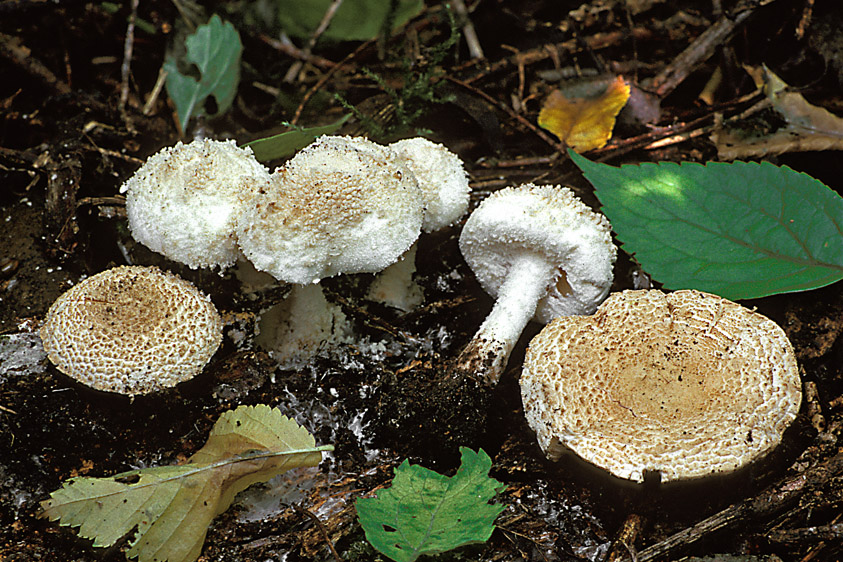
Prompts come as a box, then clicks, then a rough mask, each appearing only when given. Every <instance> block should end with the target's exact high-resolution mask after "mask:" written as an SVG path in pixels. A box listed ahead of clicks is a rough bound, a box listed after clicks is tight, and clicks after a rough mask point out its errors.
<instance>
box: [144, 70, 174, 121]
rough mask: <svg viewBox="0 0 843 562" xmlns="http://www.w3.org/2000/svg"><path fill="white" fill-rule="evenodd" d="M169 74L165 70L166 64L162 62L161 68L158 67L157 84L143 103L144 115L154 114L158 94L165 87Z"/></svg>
mask: <svg viewBox="0 0 843 562" xmlns="http://www.w3.org/2000/svg"><path fill="white" fill-rule="evenodd" d="M167 74H169V73H168V72H167V71H166V70H164V65H163V64H162V65H161V68H159V69H158V78H157V79H156V80H155V86H154V87H153V88H152V92H151V93H150V94H149V97H148V98H146V103H145V104H143V114H144V115H151V114H152V108H153V107H155V102H157V101H158V96H160V95H161V90H163V89H164V85H165V84H166V83H167Z"/></svg>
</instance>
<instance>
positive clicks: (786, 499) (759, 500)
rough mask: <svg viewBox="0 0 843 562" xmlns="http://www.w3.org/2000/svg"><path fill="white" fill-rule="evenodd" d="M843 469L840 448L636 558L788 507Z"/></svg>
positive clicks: (659, 554)
mask: <svg viewBox="0 0 843 562" xmlns="http://www.w3.org/2000/svg"><path fill="white" fill-rule="evenodd" d="M840 473H843V452H838V453H837V454H836V455H834V456H833V457H831V458H830V459H828V460H826V461H823V462H821V463H819V464H816V465H814V466H812V467H811V468H808V469H807V470H805V471H803V472H801V473H800V474H797V475H795V476H788V477H786V478H784V479H782V480H780V481H779V482H777V483H776V484H774V485H772V486H770V487H769V488H767V489H766V490H764V491H763V492H761V493H760V494H758V496H757V497H754V498H748V499H746V500H744V501H742V502H740V503H736V504H733V505H730V506H729V507H727V508H726V509H724V510H722V511H720V512H719V513H715V514H714V515H712V516H711V517H708V518H706V519H703V520H702V521H700V522H699V523H696V524H694V525H692V526H691V527H688V528H687V529H684V530H682V531H679V532H678V533H676V534H674V535H672V536H670V537H668V538H666V539H665V540H663V541H661V542H658V543H656V544H654V545H652V546H649V547H647V548H645V549H644V550H641V551H639V553H638V560H639V562H647V561H648V560H655V559H657V558H664V557H669V555H672V554H673V553H675V552H676V551H677V550H679V549H681V548H684V547H687V546H689V545H691V544H693V543H695V542H697V541H699V540H701V539H703V538H705V537H708V536H710V535H711V534H713V533H714V532H716V531H719V530H721V529H725V528H727V527H729V526H731V525H734V524H736V523H738V522H744V521H747V520H749V519H760V518H764V517H770V516H772V515H775V514H776V513H779V512H781V511H783V510H784V509H787V508H788V507H789V506H791V505H792V504H793V503H794V502H796V501H797V500H798V499H799V498H800V497H802V495H803V494H804V493H806V492H807V491H809V490H813V489H816V488H817V487H819V486H820V485H822V484H824V483H826V482H828V481H829V480H830V479H831V478H833V477H835V476H838V475H839V474H840Z"/></svg>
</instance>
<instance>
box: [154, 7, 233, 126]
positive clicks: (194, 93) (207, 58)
mask: <svg viewBox="0 0 843 562" xmlns="http://www.w3.org/2000/svg"><path fill="white" fill-rule="evenodd" d="M184 44H185V47H186V49H187V53H186V55H185V60H183V61H178V60H177V59H176V58H175V57H172V56H170V57H168V58H167V60H166V61H165V62H164V70H166V71H167V82H166V86H167V94H169V96H170V99H172V100H173V103H175V104H176V111H177V112H178V114H179V124H180V125H181V128H182V131H184V130H185V127H187V122H188V121H190V118H191V117H193V116H196V115H201V114H205V113H207V114H208V115H210V116H212V117H213V116H215V115H219V114H221V113H225V112H226V111H227V110H228V108H229V107H231V104H232V103H233V102H234V95H235V94H236V93H237V84H238V83H239V82H240V54H241V53H242V52H243V44H242V43H241V42H240V35H239V34H238V33H237V30H236V29H234V26H233V25H231V23H229V22H225V23H223V22H222V20H221V19H220V17H219V16H217V15H214V16H212V17H211V20H210V21H209V22H208V23H207V24H205V25H201V26H199V28H197V29H196V32H195V33H193V34H192V35H190V36H188V38H187V39H186V40H185V42H184ZM180 62H182V63H184V65H185V66H188V65H190V64H193V65H196V68H197V69H198V71H199V76H198V78H199V79H198V80H197V79H196V78H194V77H193V76H190V75H187V74H184V73H183V72H182V71H181V70H180V69H179V63H180ZM209 97H213V98H214V101H215V103H216V107H215V108H213V109H212V110H209V109H208V108H206V107H205V106H206V101H207V100H208V98H209Z"/></svg>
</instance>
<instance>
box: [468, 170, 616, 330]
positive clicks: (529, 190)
mask: <svg viewBox="0 0 843 562" xmlns="http://www.w3.org/2000/svg"><path fill="white" fill-rule="evenodd" d="M460 250H461V251H462V254H463V256H464V257H465V261H466V262H467V263H468V265H469V267H471V269H472V271H474V274H475V276H476V277H477V280H478V281H479V282H480V285H482V287H483V289H484V290H485V291H486V292H487V293H489V294H490V295H492V296H493V297H497V296H498V290H499V288H500V287H501V286H502V285H503V283H504V280H505V279H506V278H507V276H508V275H509V273H510V271H511V269H512V267H513V264H514V263H516V259H517V258H518V257H519V256H520V255H521V254H524V253H534V254H537V255H541V256H546V258H547V260H548V262H549V263H552V264H554V265H555V266H556V267H557V275H556V277H557V281H556V283H554V284H553V285H552V286H551V287H549V289H548V291H547V292H546V294H545V295H544V296H543V297H542V298H541V300H539V302H538V305H537V307H536V312H535V319H536V320H538V321H539V322H542V323H547V322H549V321H550V320H552V319H553V318H556V317H557V316H562V315H571V314H591V313H593V312H594V311H595V310H596V309H597V306H598V305H599V304H600V303H601V302H603V299H604V298H606V295H607V294H608V293H609V288H610V287H611V285H612V281H613V280H614V275H613V272H612V268H613V266H614V263H615V257H616V255H617V248H616V247H615V245H614V244H613V243H612V227H611V225H610V224H609V221H608V219H606V217H605V216H603V215H602V214H599V213H595V212H594V211H592V210H591V209H590V208H589V207H588V206H587V205H586V204H585V203H583V202H582V201H580V200H579V199H578V198H577V197H576V196H575V195H574V193H573V191H571V190H570V189H569V188H567V187H562V186H551V185H542V186H537V185H533V184H524V185H522V186H520V187H517V188H513V187H507V188H504V189H501V190H499V191H496V192H494V193H493V194H492V195H490V196H489V197H488V198H486V199H485V200H484V201H483V202H482V203H481V204H480V206H478V207H477V209H475V211H474V212H473V213H472V214H471V216H469V218H468V220H467V221H466V224H465V227H464V228H463V231H462V234H461V235H460Z"/></svg>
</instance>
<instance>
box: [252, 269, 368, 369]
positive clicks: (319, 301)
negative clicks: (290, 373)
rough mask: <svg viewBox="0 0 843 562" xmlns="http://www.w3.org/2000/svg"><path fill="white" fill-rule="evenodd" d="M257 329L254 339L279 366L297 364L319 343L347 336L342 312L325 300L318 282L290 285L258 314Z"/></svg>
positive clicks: (348, 329) (342, 340)
mask: <svg viewBox="0 0 843 562" xmlns="http://www.w3.org/2000/svg"><path fill="white" fill-rule="evenodd" d="M259 329H260V333H259V334H258V336H257V337H256V338H255V343H256V344H258V345H259V346H260V347H262V348H264V349H266V350H268V351H269V352H270V355H271V356H272V357H273V359H275V360H276V362H277V363H278V364H279V365H280V366H281V368H295V367H298V366H300V365H301V364H302V363H303V362H304V361H306V360H308V359H310V358H311V357H312V356H314V355H315V354H316V353H317V352H318V351H319V350H320V348H322V347H323V346H325V345H331V344H333V345H337V344H341V343H345V342H349V341H350V340H351V324H350V322H349V321H348V319H347V318H346V316H345V313H343V311H342V309H341V308H340V307H339V306H337V305H335V304H332V303H330V302H328V300H327V299H326V298H325V294H324V292H323V291H322V288H321V287H320V286H319V285H294V286H293V288H292V290H291V291H290V294H289V295H288V296H287V298H285V299H284V300H283V301H281V302H280V303H278V304H277V305H275V306H273V307H272V308H270V309H269V310H267V311H266V312H264V313H263V314H261V317H260V324H259Z"/></svg>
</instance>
